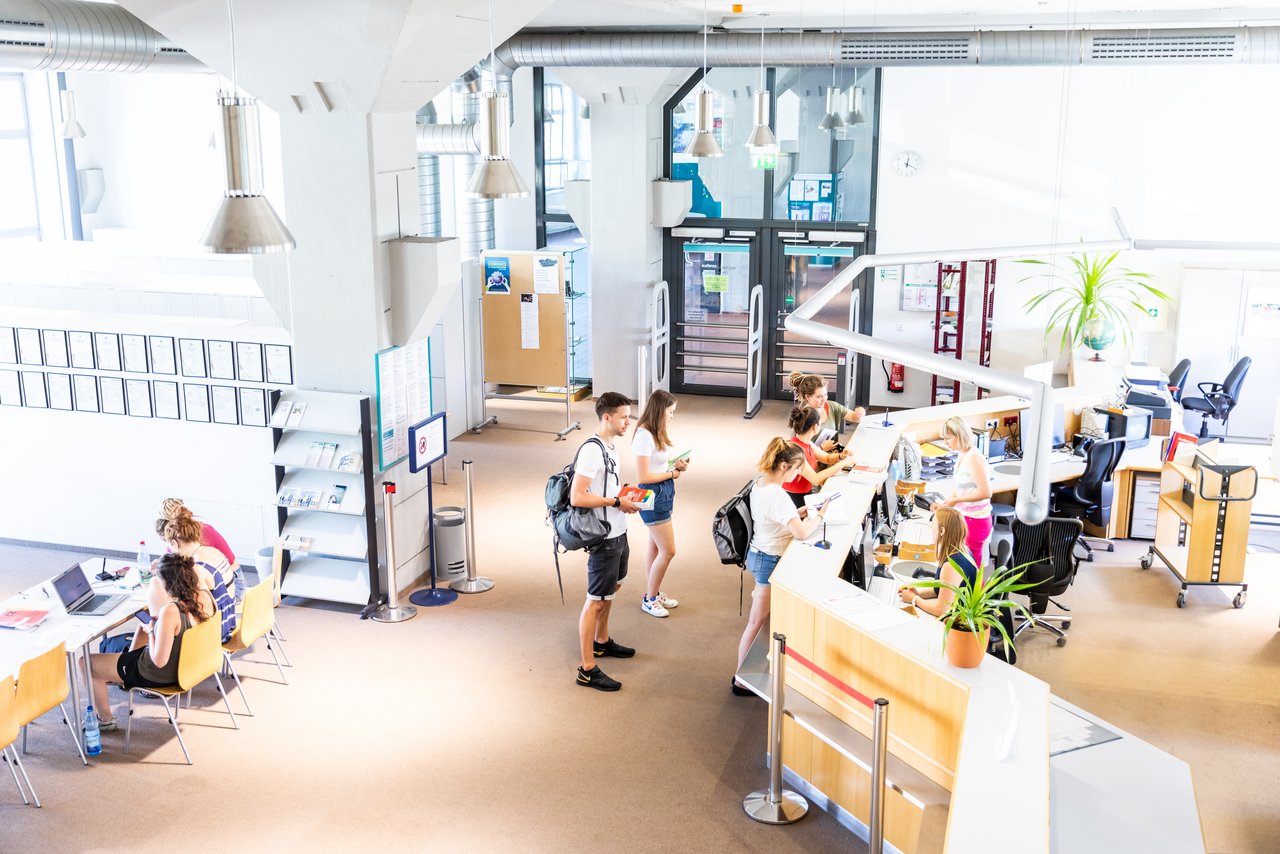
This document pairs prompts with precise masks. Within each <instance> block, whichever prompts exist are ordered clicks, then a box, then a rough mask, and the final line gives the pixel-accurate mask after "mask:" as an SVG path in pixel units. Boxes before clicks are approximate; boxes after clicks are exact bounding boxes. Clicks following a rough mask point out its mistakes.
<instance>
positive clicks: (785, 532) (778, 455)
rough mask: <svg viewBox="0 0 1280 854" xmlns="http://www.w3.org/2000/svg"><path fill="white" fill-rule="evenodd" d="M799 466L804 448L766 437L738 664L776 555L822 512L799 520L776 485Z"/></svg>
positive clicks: (755, 628)
mask: <svg viewBox="0 0 1280 854" xmlns="http://www.w3.org/2000/svg"><path fill="white" fill-rule="evenodd" d="M802 465H804V451H802V450H801V449H800V448H799V447H797V446H796V445H794V444H792V443H791V442H788V441H787V440H786V439H783V438H782V437H781V436H778V437H775V438H773V439H771V440H770V441H769V447H768V448H766V449H765V452H764V456H762V457H761V458H760V462H759V464H758V467H759V469H760V472H761V474H760V477H758V478H756V482H755V486H754V487H752V489H751V526H752V533H751V548H750V550H749V551H748V552H747V571H748V572H750V573H751V575H752V576H753V577H754V578H755V580H756V586H755V589H754V590H752V591H751V613H750V614H749V615H748V616H747V628H746V630H745V631H744V632H743V633H742V639H741V640H739V641H738V666H739V667H741V666H742V660H743V659H745V658H746V657H747V650H749V649H750V648H751V643H752V642H753V641H754V640H755V638H756V634H757V633H758V632H759V631H760V628H761V626H763V625H764V621H765V620H767V619H768V618H769V577H770V576H771V575H773V569H774V567H776V566H777V565H778V561H779V560H781V559H782V553H783V552H784V551H786V548H787V546H789V545H790V544H791V540H792V538H793V537H799V538H800V539H802V540H803V539H805V538H806V537H808V536H809V535H810V534H812V533H813V532H814V531H815V530H816V529H817V527H818V523H819V522H821V521H822V517H823V516H825V515H826V513H827V505H826V504H823V505H822V506H821V507H819V508H818V512H816V513H809V514H807V518H804V519H801V518H800V510H798V509H797V508H796V506H795V505H794V504H793V503H791V499H790V498H789V497H788V496H787V493H786V491H785V490H783V488H782V484H783V483H785V482H787V481H788V480H790V479H791V478H793V477H795V475H796V473H797V472H798V471H799V470H800V467H801V466H802ZM731 684H732V687H733V693H735V694H739V695H750V694H751V693H752V692H750V691H748V690H747V689H745V688H741V687H739V686H738V682H737V680H736V679H735V680H733V682H732V683H731Z"/></svg>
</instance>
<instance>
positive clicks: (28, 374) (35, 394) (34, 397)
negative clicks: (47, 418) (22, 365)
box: [22, 371, 49, 409]
mask: <svg viewBox="0 0 1280 854" xmlns="http://www.w3.org/2000/svg"><path fill="white" fill-rule="evenodd" d="M22 404H23V405H24V406H26V407H28V408H30V409H48V408H49V397H48V395H46V394H45V390H44V374H42V373H40V372H39V371H23V372H22Z"/></svg>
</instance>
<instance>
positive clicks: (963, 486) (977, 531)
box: [934, 418, 991, 566]
mask: <svg viewBox="0 0 1280 854" xmlns="http://www.w3.org/2000/svg"><path fill="white" fill-rule="evenodd" d="M942 438H943V440H944V441H945V442H946V445H947V447H948V448H950V449H951V450H953V451H955V452H956V453H957V454H958V455H959V456H958V457H957V459H956V491H955V493H954V494H953V495H952V496H951V497H950V498H948V499H946V500H945V501H940V502H938V503H937V504H935V505H934V510H937V508H939V507H954V508H955V509H956V510H959V511H960V515H962V516H963V517H964V524H965V527H966V528H968V531H969V535H968V536H967V537H966V538H965V544H966V545H967V546H968V547H969V554H970V555H971V556H972V557H973V559H974V561H975V562H976V563H977V565H978V566H982V565H983V564H984V563H986V559H987V545H988V544H989V543H990V542H991V470H990V467H989V466H988V465H987V461H986V459H985V458H984V457H983V456H982V454H981V453H979V451H978V449H977V448H975V447H974V445H973V431H972V430H971V429H970V428H969V425H968V424H966V423H964V421H962V420H961V419H959V418H948V419H947V422H946V424H944V425H943V428H942Z"/></svg>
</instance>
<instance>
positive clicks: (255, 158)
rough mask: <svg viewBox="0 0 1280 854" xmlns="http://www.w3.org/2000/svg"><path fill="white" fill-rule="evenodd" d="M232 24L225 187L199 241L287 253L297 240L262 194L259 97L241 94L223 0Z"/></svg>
mask: <svg viewBox="0 0 1280 854" xmlns="http://www.w3.org/2000/svg"><path fill="white" fill-rule="evenodd" d="M227 18H228V21H229V22H230V28H231V88H232V90H233V91H231V92H219V93H218V107H219V109H220V110H221V111H222V140H223V153H224V154H225V160H226V168H227V189H226V192H224V193H223V194H222V202H221V203H219V205H218V209H217V210H215V211H214V212H213V219H211V220H210V221H209V227H208V228H206V229H205V232H204V237H203V238H202V239H201V241H200V243H201V244H202V245H203V246H204V248H205V249H206V250H207V251H209V252H215V253H218V254H220V255H264V254H267V253H271V252H286V251H288V250H290V249H292V248H294V247H295V246H297V241H295V240H294V239H293V235H292V234H290V233H289V229H288V228H287V227H286V226H285V224H284V222H283V221H282V220H281V219H280V217H279V216H278V215H277V214H276V212H275V209H274V208H272V207H271V203H270V202H268V201H267V199H266V197H265V196H263V195H262V142H261V137H260V135H259V133H258V102H257V100H256V99H254V98H250V97H248V96H247V95H240V94H238V93H239V85H238V82H237V78H236V25H235V17H234V15H233V12H232V9H231V0H227Z"/></svg>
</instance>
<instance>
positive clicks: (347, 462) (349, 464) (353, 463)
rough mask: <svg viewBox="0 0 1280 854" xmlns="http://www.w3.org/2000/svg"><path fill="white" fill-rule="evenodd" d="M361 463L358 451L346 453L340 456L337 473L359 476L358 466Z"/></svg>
mask: <svg viewBox="0 0 1280 854" xmlns="http://www.w3.org/2000/svg"><path fill="white" fill-rule="evenodd" d="M361 462H363V459H362V457H361V456H360V452H359V451H348V452H347V453H345V454H343V455H342V459H340V460H338V471H345V472H350V473H351V474H359V473H360V471H361V469H360V464H361Z"/></svg>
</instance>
